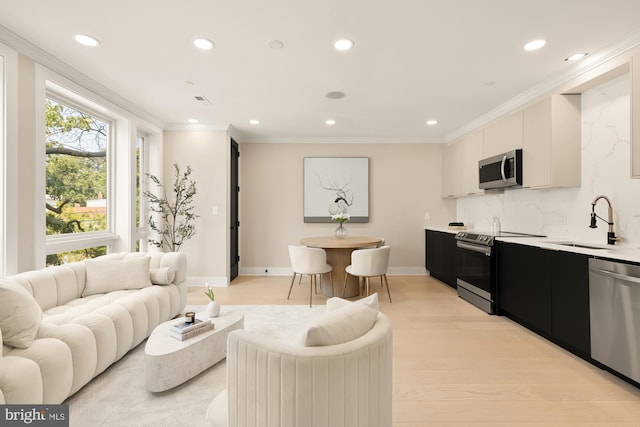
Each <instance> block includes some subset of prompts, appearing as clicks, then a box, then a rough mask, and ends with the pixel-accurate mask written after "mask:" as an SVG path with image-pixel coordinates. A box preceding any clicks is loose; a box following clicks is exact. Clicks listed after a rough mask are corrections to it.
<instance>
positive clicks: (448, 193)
mask: <svg viewBox="0 0 640 427" xmlns="http://www.w3.org/2000/svg"><path fill="white" fill-rule="evenodd" d="M482 134H483V132H482V129H477V130H474V131H472V132H469V133H467V134H465V135H463V136H461V137H460V138H458V139H456V140H454V141H452V142H450V143H449V144H447V146H446V147H445V149H444V151H443V169H442V197H459V196H469V195H473V194H482V193H483V191H482V190H480V188H479V185H478V160H480V159H481V157H482V139H483V138H482Z"/></svg>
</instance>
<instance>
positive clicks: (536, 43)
mask: <svg viewBox="0 0 640 427" xmlns="http://www.w3.org/2000/svg"><path fill="white" fill-rule="evenodd" d="M545 44H547V42H546V41H545V40H542V39H539V40H533V41H530V42H529V43H527V44H525V45H524V50H528V51H531V50H538V49H540V48H541V47H542V46H544V45H545Z"/></svg>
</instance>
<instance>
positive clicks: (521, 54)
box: [0, 0, 640, 142]
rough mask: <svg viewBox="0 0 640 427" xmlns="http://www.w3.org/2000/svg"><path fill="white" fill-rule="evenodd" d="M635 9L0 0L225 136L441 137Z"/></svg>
mask: <svg viewBox="0 0 640 427" xmlns="http://www.w3.org/2000/svg"><path fill="white" fill-rule="evenodd" d="M639 17H640V1H638V0H606V1H605V0H598V1H595V0H538V1H534V0H393V1H392V0H325V1H310V0H269V1H266V0H232V1H229V0H227V1H222V0H154V1H142V0H133V1H132V0H109V1H96V0H58V1H42V0H20V1H16V0H0V25H1V26H4V27H5V28H6V29H8V30H9V31H10V32H13V33H15V34H16V35H18V36H19V37H20V38H22V39H24V40H26V41H28V42H30V43H32V44H33V45H35V46H37V47H38V48H40V49H42V50H43V51H45V52H47V53H48V54H50V55H52V56H54V57H56V58H58V59H59V60H60V61H62V62H63V63H65V64H67V65H68V66H71V67H72V68H74V69H76V70H78V71H79V72H80V73H82V74H84V75H86V76H89V77H90V78H91V79H93V80H95V81H96V82H98V83H99V84H101V85H103V86H104V87H107V88H109V89H111V90H113V91H114V92H115V93H117V94H119V95H120V96H121V97H123V98H125V99H126V100H127V101H128V102H130V103H131V104H133V105H135V106H137V107H139V108H140V111H141V112H144V114H147V115H148V116H150V117H153V118H155V119H156V121H157V122H159V123H161V124H162V126H165V127H167V128H171V127H177V126H182V127H187V126H188V125H187V119H189V118H195V119H198V120H199V126H207V127H210V128H218V127H219V128H225V127H226V126H228V125H232V126H233V128H234V129H235V130H234V132H235V134H236V135H237V137H238V139H239V140H240V141H295V140H332V139H333V138H340V139H343V140H344V139H350V138H351V139H353V140H356V139H357V140H362V141H367V140H369V139H371V140H374V139H380V140H387V139H390V140H397V141H403V140H406V141H408V140H416V141H427V142H428V141H442V140H443V139H444V138H445V137H447V136H448V135H451V134H452V133H454V132H456V130H458V129H460V128H461V127H463V126H465V125H466V124H468V123H470V122H472V121H474V120H477V119H478V118H479V117H481V116H482V115H483V114H485V113H488V112H489V111H491V110H493V109H495V108H498V107H499V106H500V105H503V104H504V103H506V102H508V101H509V100H511V99H513V98H514V97H517V96H519V95H521V94H522V93H524V92H525V91H527V90H529V89H530V88H532V87H535V86H537V85H541V84H543V83H544V82H545V81H549V80H550V79H553V78H556V77H557V76H561V75H564V74H568V73H571V72H572V70H576V69H579V68H580V66H581V65H580V64H579V63H578V64H576V63H569V62H566V61H564V59H565V58H566V57H568V56H569V55H571V54H573V53H575V52H589V53H591V54H592V56H591V57H593V54H594V53H598V52H603V51H605V50H606V49H610V48H611V46H615V45H616V44H620V43H621V41H625V40H627V41H628V40H634V39H635V38H637V37H638V30H639V29H640V19H639ZM5 33H6V31H5ZM76 33H85V34H88V35H91V36H94V37H96V38H97V39H99V40H100V42H101V46H100V47H98V48H87V47H83V46H81V45H78V44H77V43H76V42H75V41H74V40H73V39H72V36H73V35H74V34H76ZM196 37H205V38H209V39H211V40H212V41H213V42H214V43H215V48H214V49H213V50H210V51H200V50H197V49H195V48H194V47H193V45H192V44H191V43H192V40H193V39H194V38H196ZM338 38H349V39H352V40H353V41H354V42H355V47H354V49H352V50H351V51H349V52H346V53H345V52H337V51H335V50H334V48H333V42H334V40H336V39H338ZM537 38H543V39H546V40H547V45H546V46H545V47H544V48H543V49H541V50H539V51H535V52H525V51H524V50H523V46H524V44H525V43H526V42H528V41H530V40H533V39H537ZM271 40H280V41H282V42H283V43H284V47H283V48H281V49H271V48H270V47H269V46H268V43H269V42H270V41H271ZM588 59H589V58H587V61H588ZM186 82H191V83H192V84H188V83H186ZM489 82H492V83H489ZM331 91H343V92H345V93H346V97H344V98H343V99H339V100H331V99H327V98H326V97H325V94H326V93H327V92H331ZM195 96H204V97H206V98H207V99H208V100H210V101H211V105H208V104H206V103H203V102H199V101H196V100H195V98H194V97H195ZM431 118H435V119H437V120H438V121H439V124H438V125H436V126H427V125H426V124H425V122H426V120H427V119H431ZM250 119H258V120H260V122H261V124H260V125H258V126H253V125H250V124H249V123H248V122H249V120H250ZM327 119H334V120H336V124H335V125H334V126H327V125H326V124H325V120H327Z"/></svg>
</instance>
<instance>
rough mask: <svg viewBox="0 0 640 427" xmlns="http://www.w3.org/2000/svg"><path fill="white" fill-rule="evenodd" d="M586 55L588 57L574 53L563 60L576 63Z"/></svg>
mask: <svg viewBox="0 0 640 427" xmlns="http://www.w3.org/2000/svg"><path fill="white" fill-rule="evenodd" d="M587 55H588V53H574V54H573V55H571V56H570V57H568V58H565V61H578V60H580V59H582V58H584V57H585V56H587Z"/></svg>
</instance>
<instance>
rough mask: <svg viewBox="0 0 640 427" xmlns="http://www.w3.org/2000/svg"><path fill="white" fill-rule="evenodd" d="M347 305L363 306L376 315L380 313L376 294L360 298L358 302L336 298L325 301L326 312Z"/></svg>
mask: <svg viewBox="0 0 640 427" xmlns="http://www.w3.org/2000/svg"><path fill="white" fill-rule="evenodd" d="M349 304H364V305H366V306H368V307H370V308H371V309H372V310H375V312H376V313H377V312H378V311H380V308H379V306H378V294H377V293H375V294H371V295H369V296H368V297H365V298H360V299H359V300H356V301H349V300H346V299H342V298H338V297H332V298H329V299H328V300H327V311H334V310H337V309H339V308H341V307H344V306H345V305H349Z"/></svg>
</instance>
